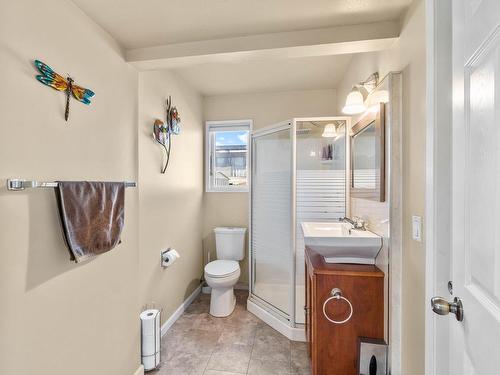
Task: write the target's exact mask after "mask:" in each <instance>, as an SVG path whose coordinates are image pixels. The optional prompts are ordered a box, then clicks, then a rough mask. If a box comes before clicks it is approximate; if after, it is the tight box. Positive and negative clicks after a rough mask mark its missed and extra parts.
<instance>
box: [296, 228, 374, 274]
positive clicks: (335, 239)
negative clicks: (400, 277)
mask: <svg viewBox="0 0 500 375" xmlns="http://www.w3.org/2000/svg"><path fill="white" fill-rule="evenodd" d="M302 231H303V232H304V241H305V244H306V246H308V247H309V248H310V249H311V250H314V251H315V252H317V253H318V254H320V255H322V256H323V257H324V258H325V262H327V263H355V264H375V258H376V257H377V254H378V253H379V251H380V249H381V248H382V237H380V236H379V235H377V234H375V233H373V232H370V231H368V230H358V229H352V225H351V224H348V223H342V222H338V223H324V222H321V223H320V222H302Z"/></svg>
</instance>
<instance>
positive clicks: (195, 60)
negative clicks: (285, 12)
mask: <svg viewBox="0 0 500 375" xmlns="http://www.w3.org/2000/svg"><path fill="white" fill-rule="evenodd" d="M399 33H400V24H399V23H398V22H377V23H368V24H360V25H349V26H336V27H329V28H322V29H313V30H303V31H288V32H281V33H271V34H259V35H250V36H243V37H237V38H225V39H214V40H205V41H196V42H188V43H178V44H167V45H162V46H155V47H146V48H137V49H130V50H127V51H126V52H125V59H126V60H127V62H129V63H131V64H132V65H134V66H135V67H137V68H138V69H139V70H153V69H165V68H175V67H181V66H187V65H196V64H203V63H216V62H239V61H245V60H262V59H274V58H290V57H308V56H327V55H339V54H346V53H360V52H372V51H380V50H382V49H388V48H390V47H391V45H392V44H393V43H394V41H395V40H397V38H398V37H399Z"/></svg>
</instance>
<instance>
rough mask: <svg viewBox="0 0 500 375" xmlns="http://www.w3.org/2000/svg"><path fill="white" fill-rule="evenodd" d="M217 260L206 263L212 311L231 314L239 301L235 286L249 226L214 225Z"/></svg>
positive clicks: (206, 276)
mask: <svg viewBox="0 0 500 375" xmlns="http://www.w3.org/2000/svg"><path fill="white" fill-rule="evenodd" d="M214 232H215V247H216V252H217V258H218V260H214V261H212V262H210V263H208V264H207V265H206V266H205V281H206V282H207V284H208V285H209V286H210V287H211V288H212V295H211V297H210V315H213V316H216V317H224V316H228V315H231V313H232V312H233V311H234V307H235V305H236V298H235V296H234V290H233V289H234V286H235V285H236V283H237V282H238V280H239V278H240V275H241V270H240V264H239V261H240V260H242V259H243V258H244V255H245V232H246V228H234V227H219V228H215V229H214Z"/></svg>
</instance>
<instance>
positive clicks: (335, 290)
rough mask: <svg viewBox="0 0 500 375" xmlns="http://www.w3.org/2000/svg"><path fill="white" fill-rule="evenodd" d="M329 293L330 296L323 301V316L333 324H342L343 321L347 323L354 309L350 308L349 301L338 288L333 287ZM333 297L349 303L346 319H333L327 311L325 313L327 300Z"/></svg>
mask: <svg viewBox="0 0 500 375" xmlns="http://www.w3.org/2000/svg"><path fill="white" fill-rule="evenodd" d="M330 295H331V296H330V297H328V298H327V299H326V301H325V302H324V303H323V315H324V316H325V318H326V319H328V321H329V322H331V323H333V324H344V323H347V322H348V321H349V320H350V319H351V318H352V313H353V312H354V310H353V308H352V304H351V302H350V301H349V300H348V299H347V298H345V297H344V296H343V295H342V290H340V289H339V288H333V289H332V291H331V292H330ZM333 299H336V300H340V299H343V300H344V301H346V302H347V304H348V305H349V308H350V310H351V311H350V312H349V316H348V317H347V318H346V319H344V320H333V319H331V318H330V317H329V316H328V315H327V313H326V305H327V304H328V302H330V301H331V300H333Z"/></svg>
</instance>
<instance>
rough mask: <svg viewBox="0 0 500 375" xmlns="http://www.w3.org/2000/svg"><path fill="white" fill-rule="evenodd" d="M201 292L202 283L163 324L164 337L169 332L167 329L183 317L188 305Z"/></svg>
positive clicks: (162, 332) (162, 333)
mask: <svg viewBox="0 0 500 375" xmlns="http://www.w3.org/2000/svg"><path fill="white" fill-rule="evenodd" d="M200 292H201V285H199V286H198V287H197V288H196V289H195V290H194V291H193V293H191V295H190V296H189V297H188V298H187V299H186V300H185V301H184V302H183V303H182V305H180V306H179V307H178V308H177V310H175V311H174V313H173V314H172V315H170V317H169V318H168V319H167V320H166V322H165V323H164V324H163V325H162V326H161V335H162V337H163V336H164V335H165V333H167V331H168V330H169V329H170V327H172V326H173V325H174V323H175V322H176V321H177V319H179V318H180V317H181V315H182V314H183V313H184V311H186V309H187V307H188V306H189V305H190V304H191V303H192V302H193V301H194V300H195V298H196V297H198V295H199V294H200Z"/></svg>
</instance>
